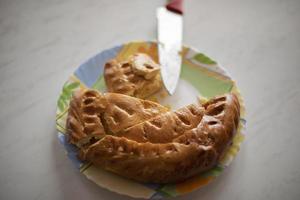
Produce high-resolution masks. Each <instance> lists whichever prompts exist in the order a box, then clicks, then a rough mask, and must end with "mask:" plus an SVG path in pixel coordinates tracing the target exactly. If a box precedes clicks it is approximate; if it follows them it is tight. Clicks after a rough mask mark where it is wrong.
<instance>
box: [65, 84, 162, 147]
mask: <svg viewBox="0 0 300 200" xmlns="http://www.w3.org/2000/svg"><path fill="white" fill-rule="evenodd" d="M167 111H168V109H167V108H166V107H164V106H161V105H160V104H157V103H155V102H152V101H147V100H142V99H137V98H134V97H130V96H127V95H123V94H116V93H106V94H100V93H99V92H97V91H95V90H82V91H76V92H75V93H74V94H73V97H72V99H71V102H70V108H69V113H68V117H67V124H66V125H67V126H66V127H67V133H68V135H69V138H70V143H72V144H75V145H76V146H78V147H81V146H83V145H86V144H87V143H89V142H90V140H91V139H94V140H95V139H96V140H97V139H101V138H102V137H103V136H105V135H106V134H115V133H117V132H119V131H120V130H123V129H126V128H128V127H130V126H132V125H135V124H138V123H141V122H143V121H145V120H148V119H150V118H153V117H155V116H157V115H159V114H161V113H164V112H167Z"/></svg>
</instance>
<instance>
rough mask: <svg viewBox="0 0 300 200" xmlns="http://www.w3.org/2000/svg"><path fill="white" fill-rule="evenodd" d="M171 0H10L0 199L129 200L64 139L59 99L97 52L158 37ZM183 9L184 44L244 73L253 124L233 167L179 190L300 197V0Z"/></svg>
mask: <svg viewBox="0 0 300 200" xmlns="http://www.w3.org/2000/svg"><path fill="white" fill-rule="evenodd" d="M164 2H165V1H162V0H151V1H147V0H131V1H124V0H113V1H104V0H90V1H80V0H73V1H71V0H65V1H62V0H53V1H38V0H27V1H21V0H19V1H18V0H10V1H9V0H1V1H0V105H1V111H0V134H1V140H0V160H1V161H0V199H14V200H16V199H24V200H25V199H32V200H33V199H35V200H38V199H42V200H45V199H72V200H76V199H97V200H99V199H101V200H110V199H111V200H113V199H114V200H115V199H120V200H125V199H131V198H129V197H125V196H121V195H118V194H114V193H112V192H109V191H107V190H105V189H102V188H99V187H98V186H96V185H95V184H94V183H92V182H90V181H88V180H87V179H86V178H85V177H84V176H82V175H81V174H80V173H79V172H78V171H77V170H76V169H75V168H74V167H73V165H72V163H71V162H70V161H69V159H67V157H66V156H65V155H64V150H63V147H62V146H61V145H60V144H59V142H58V140H57V138H56V130H55V121H54V119H55V109H56V100H57V98H58V95H59V92H60V90H61V87H62V85H63V83H64V81H65V80H66V79H67V77H68V76H69V74H71V73H72V72H73V71H74V70H75V69H76V67H77V66H78V65H79V64H80V63H82V62H83V61H85V60H86V59H87V58H89V57H91V56H92V55H94V54H95V53H97V52H99V51H101V50H103V49H105V48H108V47H112V46H114V45H116V44H120V43H123V42H126V41H131V40H139V39H143V40H151V39H154V38H155V37H156V18H155V9H156V8H157V7H158V6H160V5H163V4H164ZM185 10H186V11H187V12H186V13H185V24H184V28H185V29H184V42H185V44H188V45H192V46H194V47H196V48H198V49H199V50H200V51H202V52H205V53H206V54H208V55H210V56H211V57H213V58H214V59H216V60H218V61H219V62H220V63H222V65H223V66H224V67H225V68H226V69H227V70H228V71H229V72H230V74H231V75H232V76H233V77H234V78H235V79H236V81H237V83H238V85H239V87H240V89H241V92H242V94H243V96H244V98H245V102H246V108H247V119H248V124H247V132H246V133H247V136H246V140H245V142H244V143H243V145H242V148H241V151H240V152H239V154H238V156H237V158H236V159H235V160H234V162H233V163H232V165H231V166H230V167H229V168H228V169H227V170H225V172H224V173H223V174H222V175H221V176H220V177H219V178H218V179H217V180H215V181H214V182H213V183H211V184H209V185H208V186H207V187H204V188H203V189H200V190H197V191H195V192H193V193H190V194H188V195H186V196H184V197H178V198H175V199H202V200H205V199H210V200H213V199H222V200H223V199H230V200H233V199H249V200H251V199H272V200H276V199H278V200H279V199H290V200H296V199H299V198H300V159H299V158H300V156H299V146H300V135H299V129H298V127H299V124H300V117H299V113H300V89H299V88H300V87H299V85H300V66H299V63H300V34H299V33H300V23H299V22H300V12H299V10H300V1H299V0H286V1H282V0H251V1H250V0H248V1H238V0H227V1H217V0H211V1H200V0H188V1H186V3H185Z"/></svg>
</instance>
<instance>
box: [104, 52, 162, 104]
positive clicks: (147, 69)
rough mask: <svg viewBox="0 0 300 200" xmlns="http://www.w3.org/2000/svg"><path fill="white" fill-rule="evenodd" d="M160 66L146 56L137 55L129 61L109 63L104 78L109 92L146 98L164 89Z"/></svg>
mask: <svg viewBox="0 0 300 200" xmlns="http://www.w3.org/2000/svg"><path fill="white" fill-rule="evenodd" d="M159 71H160V66H159V65H158V64H156V63H155V62H154V61H153V60H152V59H151V58H150V57H149V56H148V55H146V54H141V53H140V54H135V55H133V56H130V57H129V58H128V60H127V61H124V62H118V61H117V60H115V59H112V60H110V61H108V62H107V63H106V64H105V67H104V78H105V82H106V85H107V89H108V92H114V93H121V94H126V95H130V96H135V97H138V98H145V97H147V96H149V95H151V94H153V93H155V92H157V91H158V90H159V89H160V88H161V87H162V81H161V77H160V73H159Z"/></svg>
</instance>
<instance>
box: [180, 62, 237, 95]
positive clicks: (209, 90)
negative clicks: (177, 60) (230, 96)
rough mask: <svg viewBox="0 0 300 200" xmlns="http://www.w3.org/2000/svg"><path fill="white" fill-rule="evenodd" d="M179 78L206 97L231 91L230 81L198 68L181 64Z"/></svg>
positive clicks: (231, 83) (231, 84)
mask: <svg viewBox="0 0 300 200" xmlns="http://www.w3.org/2000/svg"><path fill="white" fill-rule="evenodd" d="M181 78H183V79H184V80H186V81H188V82H190V83H191V84H192V85H193V86H194V87H195V88H196V89H197V90H198V91H199V93H200V94H201V96H204V97H206V98H212V97H214V96H216V95H221V94H225V93H227V92H230V91H231V88H232V86H233V82H232V81H228V80H221V79H218V78H217V77H214V76H209V75H207V74H206V73H201V72H199V68H196V67H193V66H190V65H188V64H185V63H183V64H182V71H181Z"/></svg>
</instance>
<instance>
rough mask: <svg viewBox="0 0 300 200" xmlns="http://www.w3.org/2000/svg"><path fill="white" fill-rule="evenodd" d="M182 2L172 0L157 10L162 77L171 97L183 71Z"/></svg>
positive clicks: (180, 0) (181, 0)
mask: <svg viewBox="0 0 300 200" xmlns="http://www.w3.org/2000/svg"><path fill="white" fill-rule="evenodd" d="M182 2H183V0H171V1H170V2H169V3H168V4H167V5H166V6H165V7H159V8H158V9H157V19H158V23H157V29H158V54H159V62H160V64H161V76H162V80H163V83H164V86H165V88H166V90H167V91H168V93H169V94H170V95H172V94H174V92H175V90H176V86H177V83H178V80H179V76H180V71H181V62H182V58H181V55H180V52H181V49H182V24H183V22H182V21H183V20H182V14H183V9H182Z"/></svg>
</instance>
